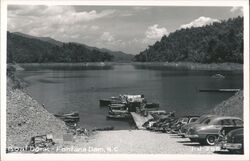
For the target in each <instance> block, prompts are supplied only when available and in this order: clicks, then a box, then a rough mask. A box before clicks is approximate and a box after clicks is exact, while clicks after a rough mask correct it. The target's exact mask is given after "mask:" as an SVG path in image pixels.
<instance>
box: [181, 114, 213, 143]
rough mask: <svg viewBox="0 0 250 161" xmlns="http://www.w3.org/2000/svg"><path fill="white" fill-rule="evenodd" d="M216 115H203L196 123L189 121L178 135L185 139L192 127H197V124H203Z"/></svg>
mask: <svg viewBox="0 0 250 161" xmlns="http://www.w3.org/2000/svg"><path fill="white" fill-rule="evenodd" d="M214 116H216V115H210V114H205V115H201V116H200V117H199V118H198V119H197V120H196V121H193V120H191V121H189V123H188V124H186V125H183V126H182V127H181V128H180V130H179V132H178V135H179V136H181V137H183V138H185V135H186V132H187V131H188V129H189V128H190V127H192V126H195V125H197V124H202V123H203V122H204V121H205V120H206V119H208V118H209V117H214Z"/></svg>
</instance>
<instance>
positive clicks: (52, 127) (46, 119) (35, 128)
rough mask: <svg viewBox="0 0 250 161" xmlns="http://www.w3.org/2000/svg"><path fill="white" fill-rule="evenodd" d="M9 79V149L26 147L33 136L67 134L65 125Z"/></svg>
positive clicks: (57, 136)
mask: <svg viewBox="0 0 250 161" xmlns="http://www.w3.org/2000/svg"><path fill="white" fill-rule="evenodd" d="M14 84H15V82H13V81H12V79H10V78H8V86H7V112H6V115H7V124H6V126H7V134H6V137H7V138H6V139H7V145H6V146H7V148H8V147H12V148H13V147H25V146H26V145H27V144H28V143H29V141H30V138H31V137H32V136H36V135H46V134H48V133H52V134H53V137H54V138H62V135H63V134H64V133H66V131H67V127H66V125H65V123H64V122H63V121H61V120H59V119H58V118H56V117H54V115H52V114H50V113H49V112H48V111H47V110H46V109H44V108H43V106H42V105H40V104H39V103H38V102H37V101H36V100H34V99H33V98H32V97H31V96H29V95H28V94H27V93H25V92H23V91H22V90H20V89H15V88H13V87H15V85H14Z"/></svg>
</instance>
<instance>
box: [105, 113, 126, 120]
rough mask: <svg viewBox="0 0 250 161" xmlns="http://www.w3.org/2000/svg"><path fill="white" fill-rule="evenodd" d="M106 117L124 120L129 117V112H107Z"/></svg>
mask: <svg viewBox="0 0 250 161" xmlns="http://www.w3.org/2000/svg"><path fill="white" fill-rule="evenodd" d="M106 118H107V119H115V120H124V119H128V118H129V114H109V115H108V116H106Z"/></svg>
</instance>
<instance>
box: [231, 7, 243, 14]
mask: <svg viewBox="0 0 250 161" xmlns="http://www.w3.org/2000/svg"><path fill="white" fill-rule="evenodd" d="M230 12H232V13H236V14H240V15H243V7H240V6H234V7H232V8H231V9H230Z"/></svg>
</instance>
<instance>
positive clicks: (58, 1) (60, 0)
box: [0, 0, 249, 161]
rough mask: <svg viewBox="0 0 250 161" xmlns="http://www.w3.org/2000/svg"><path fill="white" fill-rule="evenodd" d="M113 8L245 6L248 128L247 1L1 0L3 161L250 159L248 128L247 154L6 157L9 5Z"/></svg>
mask: <svg viewBox="0 0 250 161" xmlns="http://www.w3.org/2000/svg"><path fill="white" fill-rule="evenodd" d="M8 4H19V5H30V4H32V5H107V6H110V5H113V6H243V7H244V123H245V127H249V1H248V0H220V1H218V0H210V1H208V0H199V1H198V0H175V1H174V0H171V1H170V0H169V1H166V0H165V1H164V0H154V1H153V0H136V1H132V0H126V1H125V0H116V1H110V0H105V1H104V0H103V1H100V0H92V1H90V0H87V1H82V0H73V1H70V0H68V1H66V0H54V1H49V0H8V1H7V0H2V1H1V59H0V60H1V88H0V89H1V143H2V145H1V157H2V158H1V160H4V161H5V160H6V161H7V160H8V161H9V160H20V161H21V160H25V161H27V160H40V161H42V160H249V128H244V141H245V154H244V155H190V154H188V155H187V154H179V155H175V154H165V155H162V154H161V155H158V154H153V155H152V154H150V155H149V154H136V155H134V154H37V155H34V154H6V153H5V147H6V144H5V143H6V32H7V5H8Z"/></svg>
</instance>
